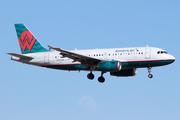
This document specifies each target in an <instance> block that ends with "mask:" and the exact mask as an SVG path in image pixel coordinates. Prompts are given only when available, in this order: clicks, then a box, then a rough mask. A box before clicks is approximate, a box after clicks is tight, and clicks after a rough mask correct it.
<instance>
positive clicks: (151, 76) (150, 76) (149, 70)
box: [148, 67, 153, 78]
mask: <svg viewBox="0 0 180 120" xmlns="http://www.w3.org/2000/svg"><path fill="white" fill-rule="evenodd" d="M148 73H149V75H148V77H149V78H153V75H152V74H151V67H148Z"/></svg>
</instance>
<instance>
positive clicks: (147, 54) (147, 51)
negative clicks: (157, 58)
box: [145, 48, 151, 59]
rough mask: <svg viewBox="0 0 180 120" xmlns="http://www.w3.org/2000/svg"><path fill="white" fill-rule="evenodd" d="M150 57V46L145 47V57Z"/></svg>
mask: <svg viewBox="0 0 180 120" xmlns="http://www.w3.org/2000/svg"><path fill="white" fill-rule="evenodd" d="M150 58H151V48H146V53H145V59H150Z"/></svg>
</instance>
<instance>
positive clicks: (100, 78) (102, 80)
mask: <svg viewBox="0 0 180 120" xmlns="http://www.w3.org/2000/svg"><path fill="white" fill-rule="evenodd" d="M104 73H105V72H101V76H100V77H99V78H98V81H99V82H100V83H103V82H104V81H105V78H104V77H103V74H104Z"/></svg>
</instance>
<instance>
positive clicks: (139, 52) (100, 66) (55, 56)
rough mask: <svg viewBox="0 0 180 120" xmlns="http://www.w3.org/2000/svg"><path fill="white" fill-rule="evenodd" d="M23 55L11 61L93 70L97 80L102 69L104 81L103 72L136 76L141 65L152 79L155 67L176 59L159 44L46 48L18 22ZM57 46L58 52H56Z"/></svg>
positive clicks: (14, 55) (100, 78)
mask: <svg viewBox="0 0 180 120" xmlns="http://www.w3.org/2000/svg"><path fill="white" fill-rule="evenodd" d="M15 29H16V33H17V37H18V41H19V44H20V49H21V53H22V54H16V53H7V54H9V55H12V57H11V60H14V61H18V62H22V63H26V64H30V65H35V66H39V67H46V68H52V69H58V70H68V71H75V70H76V71H81V70H83V71H89V74H88V75H87V78H88V79H90V80H92V79H94V75H93V73H92V72H93V71H100V72H101V75H100V77H99V78H98V81H99V82H101V83H103V82H104V81H105V78H104V77H103V74H104V73H106V72H110V75H112V76H117V77H128V76H135V75H136V72H137V68H147V69H148V72H149V74H148V77H149V78H152V77H153V75H152V74H151V68H152V67H157V66H164V65H168V64H171V63H173V62H174V61H175V58H174V57H173V56H172V55H170V54H168V53H167V52H166V51H165V50H163V49H160V48H156V47H148V46H147V47H131V48H111V49H88V50H77V49H75V50H64V49H61V48H56V47H51V46H49V49H46V48H44V47H43V46H42V45H41V43H40V42H39V41H38V40H37V39H36V37H35V36H34V35H33V34H32V33H31V32H30V31H29V30H28V28H27V27H26V26H25V25H24V24H15ZM51 49H54V50H55V51H52V50H51Z"/></svg>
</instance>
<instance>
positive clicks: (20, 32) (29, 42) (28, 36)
mask: <svg viewBox="0 0 180 120" xmlns="http://www.w3.org/2000/svg"><path fill="white" fill-rule="evenodd" d="M15 28H16V33H17V37H18V41H19V45H20V48H21V53H22V54H27V53H36V52H47V51H48V50H47V49H46V48H44V47H43V46H42V45H41V43H40V42H39V41H38V40H37V39H36V38H35V36H34V35H33V34H32V33H31V32H30V31H29V30H28V28H27V27H26V26H25V25H24V24H15Z"/></svg>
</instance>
